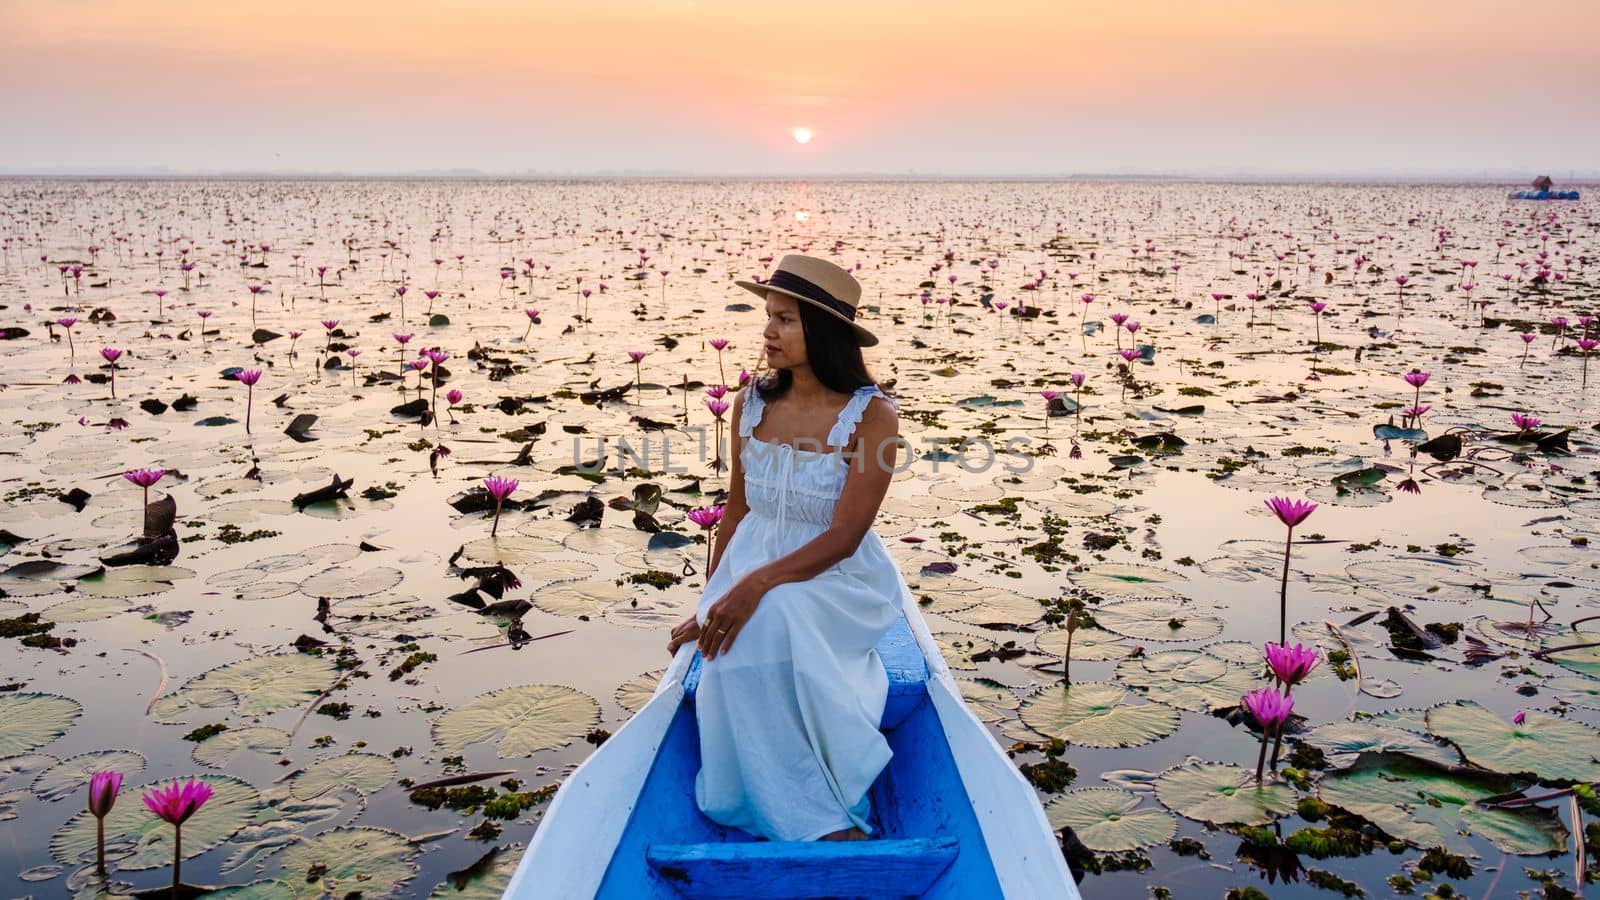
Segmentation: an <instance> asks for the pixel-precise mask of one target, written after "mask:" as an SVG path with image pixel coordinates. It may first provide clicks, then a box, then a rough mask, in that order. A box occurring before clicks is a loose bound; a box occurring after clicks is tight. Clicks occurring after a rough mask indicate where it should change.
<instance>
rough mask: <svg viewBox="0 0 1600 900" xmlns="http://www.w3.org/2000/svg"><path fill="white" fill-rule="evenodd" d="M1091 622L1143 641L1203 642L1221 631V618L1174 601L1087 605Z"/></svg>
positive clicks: (1134, 601) (1138, 601) (1190, 605)
mask: <svg viewBox="0 0 1600 900" xmlns="http://www.w3.org/2000/svg"><path fill="white" fill-rule="evenodd" d="M1090 613H1091V614H1092V615H1093V616H1094V620H1095V623H1096V624H1098V625H1099V626H1100V627H1101V628H1104V629H1105V630H1107V631H1113V632H1116V633H1117V634H1120V635H1122V636H1124V637H1130V638H1137V639H1139V640H1146V641H1204V640H1209V639H1210V638H1214V637H1216V636H1217V635H1218V634H1221V633H1222V620H1221V619H1219V618H1217V617H1216V616H1212V615H1206V614H1204V613H1202V612H1200V610H1199V608H1198V607H1196V606H1195V605H1194V604H1193V603H1187V602H1182V601H1176V600H1128V601H1124V602H1122V603H1106V604H1102V605H1100V606H1096V607H1091V608H1090Z"/></svg>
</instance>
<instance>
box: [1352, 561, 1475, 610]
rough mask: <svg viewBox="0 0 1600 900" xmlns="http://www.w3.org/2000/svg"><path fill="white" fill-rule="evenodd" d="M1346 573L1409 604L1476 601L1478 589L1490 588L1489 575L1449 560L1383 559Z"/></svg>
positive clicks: (1463, 563) (1360, 564)
mask: <svg viewBox="0 0 1600 900" xmlns="http://www.w3.org/2000/svg"><path fill="white" fill-rule="evenodd" d="M1345 571H1346V572H1348V573H1349V574H1350V576H1351V577H1353V578H1355V579H1356V580H1357V581H1359V582H1361V583H1362V584H1365V585H1367V586H1369V587H1373V588H1376V589H1378V590H1380V591H1383V592H1384V593H1385V594H1388V595H1389V596H1391V597H1403V598H1405V599H1408V600H1451V601H1454V602H1457V603H1463V602H1466V601H1468V600H1475V599H1477V598H1478V596H1479V594H1478V592H1477V591H1475V590H1474V587H1475V586H1487V585H1488V583H1489V574H1488V573H1487V572H1485V571H1484V570H1483V569H1481V568H1479V567H1478V566H1476V565H1473V564H1471V563H1466V562H1456V561H1453V560H1449V559H1417V558H1404V559H1380V560H1371V561H1368V562H1359V563H1352V564H1350V565H1349V566H1346V567H1345Z"/></svg>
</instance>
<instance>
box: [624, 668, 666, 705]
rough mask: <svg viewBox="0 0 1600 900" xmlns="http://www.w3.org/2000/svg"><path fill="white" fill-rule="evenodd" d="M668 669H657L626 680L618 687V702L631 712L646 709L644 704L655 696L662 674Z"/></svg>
mask: <svg viewBox="0 0 1600 900" xmlns="http://www.w3.org/2000/svg"><path fill="white" fill-rule="evenodd" d="M666 671H667V670H666V669H656V670H655V671H653V672H646V673H644V674H643V675H639V676H637V677H635V678H630V679H628V680H627V681H624V682H623V683H622V685H621V686H620V687H618V688H617V693H616V697H617V703H618V704H620V705H621V706H622V708H623V709H625V710H627V711H628V712H631V713H636V712H638V711H639V710H641V709H644V705H645V704H646V703H649V702H650V698H651V697H654V696H655V693H656V685H658V684H660V683H661V676H662V674H663V673H665V672H666Z"/></svg>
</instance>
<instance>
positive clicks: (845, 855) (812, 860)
mask: <svg viewBox="0 0 1600 900" xmlns="http://www.w3.org/2000/svg"><path fill="white" fill-rule="evenodd" d="M877 650H878V655H879V656H880V657H882V659H883V665H884V669H885V671H886V672H887V673H888V676H889V695H888V700H887V702H886V703H885V704H884V711H883V720H882V723H881V725H880V728H881V729H882V730H883V732H884V734H885V736H886V737H887V738H888V741H889V747H890V749H891V750H892V751H893V752H894V756H893V758H892V759H891V760H890V761H889V764H888V765H887V766H885V767H884V770H883V772H882V773H881V774H880V775H879V776H878V779H877V781H876V782H874V784H873V786H872V788H871V790H870V792H869V795H870V797H871V798H872V799H871V807H872V810H871V813H870V815H869V821H871V823H872V825H873V826H874V829H875V831H876V832H877V834H876V836H875V837H874V838H873V839H871V840H865V841H767V840H764V839H759V838H756V837H753V836H751V835H749V834H746V833H744V832H742V831H740V830H738V829H734V828H726V827H724V826H721V825H718V824H717V823H715V822H713V821H711V820H710V819H708V818H706V817H705V816H704V815H703V814H701V812H700V809H699V807H698V806H697V805H696V804H695V799H694V779H695V775H696V773H697V772H698V771H699V770H700V740H699V732H698V730H697V728H696V723H695V709H694V692H695V688H696V687H697V686H698V684H699V681H700V656H699V654H698V653H696V654H695V656H694V659H693V661H692V662H691V664H690V667H689V669H688V672H687V674H686V675H685V677H684V689H685V696H684V698H683V702H682V703H681V704H680V705H679V707H678V710H677V713H676V714H675V715H674V717H673V720H672V724H671V725H670V726H669V727H668V729H667V732H666V735H665V737H664V738H663V740H662V745H661V748H660V751H659V752H658V753H657V754H656V758H655V759H654V761H653V762H652V763H651V768H650V773H649V775H648V776H647V777H646V779H645V783H644V787H643V788H642V789H641V791H640V795H639V798H638V802H637V803H636V804H635V806H634V809H633V814H632V816H631V817H630V819H629V821H628V824H627V826H626V828H625V829H624V831H623V834H622V838H621V840H620V841H619V842H618V844H617V848H616V851H615V853H614V854H613V855H612V859H611V863H610V865H609V866H608V867H607V869H606V873H605V877H604V879H603V881H602V882H601V885H600V890H599V891H598V893H597V894H596V896H597V897H601V898H660V900H671V898H719V897H726V898H735V897H737V898H748V900H761V898H822V897H830V898H867V897H872V898H884V897H928V898H969V897H998V896H1000V895H1001V890H1000V885H999V881H998V879H997V877H996V875H995V871H994V867H993V865H992V863H991V862H990V858H989V851H988V847H987V846H986V845H985V843H984V839H983V832H982V830H981V829H980V827H979V825H978V820H977V817H976V816H975V815H974V813H973V810H972V804H971V802H970V801H969V800H968V798H967V792H966V788H965V787H964V786H963V785H962V782H961V775H960V773H959V772H958V770H957V768H956V764H955V760H954V758H953V757H952V756H951V754H950V748H949V745H948V743H947V742H946V740H945V737H944V730H943V728H942V726H941V725H940V722H939V716H938V713H937V711H936V710H935V709H934V707H933V703H932V701H931V699H930V698H929V696H928V689H927V681H928V667H927V662H926V661H925V660H924V659H923V656H922V651H921V649H920V648H919V647H918V645H917V642H916V638H915V637H914V636H913V635H912V633H911V629H910V627H909V625H908V624H907V622H906V620H905V618H904V617H902V618H901V619H900V621H899V622H898V623H897V624H896V625H895V627H894V628H891V629H890V630H889V632H888V633H887V634H886V635H885V636H884V638H883V640H881V641H880V642H879V643H878V647H877Z"/></svg>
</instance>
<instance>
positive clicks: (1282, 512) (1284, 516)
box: [1265, 497, 1317, 529]
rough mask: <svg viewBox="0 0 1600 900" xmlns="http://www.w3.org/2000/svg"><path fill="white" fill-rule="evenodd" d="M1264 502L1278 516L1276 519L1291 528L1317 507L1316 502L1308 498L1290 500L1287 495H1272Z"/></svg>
mask: <svg viewBox="0 0 1600 900" xmlns="http://www.w3.org/2000/svg"><path fill="white" fill-rule="evenodd" d="M1265 503H1266V504H1267V508H1268V509H1270V510H1272V512H1273V514H1274V515H1276V516H1277V517H1278V521H1280V522H1282V523H1283V524H1285V525H1287V526H1289V527H1290V528H1291V529H1292V528H1294V527H1295V526H1296V525H1299V524H1300V523H1301V522H1304V521H1305V520H1306V518H1307V517H1308V516H1310V515H1311V514H1312V513H1313V512H1315V511H1316V509H1317V504H1315V503H1312V502H1311V501H1309V500H1291V499H1290V498H1288V497H1273V498H1272V499H1270V500H1267V501H1265Z"/></svg>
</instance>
